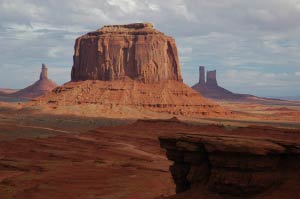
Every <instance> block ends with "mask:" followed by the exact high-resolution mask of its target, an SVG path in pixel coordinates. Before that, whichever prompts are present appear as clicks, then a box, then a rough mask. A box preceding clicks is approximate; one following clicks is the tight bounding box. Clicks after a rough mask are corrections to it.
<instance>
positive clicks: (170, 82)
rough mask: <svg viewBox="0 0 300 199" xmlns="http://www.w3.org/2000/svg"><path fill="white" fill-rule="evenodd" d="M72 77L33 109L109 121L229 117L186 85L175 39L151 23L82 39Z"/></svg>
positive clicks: (77, 45)
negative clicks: (120, 118)
mask: <svg viewBox="0 0 300 199" xmlns="http://www.w3.org/2000/svg"><path fill="white" fill-rule="evenodd" d="M71 76H72V81H71V82H69V83H66V84H65V85H63V86H62V87H58V88H56V89H54V90H53V91H52V92H51V93H49V94H48V95H46V96H44V97H41V98H39V99H37V100H35V101H33V102H32V103H31V105H39V106H40V105H41V106H47V107H50V108H53V109H55V110H56V113H58V112H63V113H64V114H81V115H82V114H85V115H87V116H99V115H101V116H106V117H135V118H140V117H153V114H154V115H155V117H159V116H157V113H160V114H171V115H182V116H191V117H207V116H220V115H222V116H223V115H225V114H230V112H228V111H226V110H224V109H223V108H221V107H220V106H219V105H217V104H215V103H213V102H211V101H210V100H207V99H205V98H203V97H202V96H200V95H199V94H198V93H197V92H195V91H194V90H192V89H191V88H189V87H188V86H187V85H185V84H184V83H183V82H182V78H181V72H180V65H179V60H178V54H177V48H176V44H175V41H174V39H173V38H171V37H169V36H166V35H164V34H163V33H161V32H159V31H157V30H155V29H154V28H153V25H152V24H150V23H137V24H128V25H109V26H104V27H102V28H101V29H99V30H97V31H94V32H90V33H87V34H86V35H83V36H81V37H79V38H78V39H77V40H76V43H75V53H74V63H73V68H72V74H71ZM83 80H84V81H83ZM70 106H72V107H73V108H72V109H71V108H68V109H67V108H65V107H70ZM91 106H93V108H90V107H91ZM74 107H76V108H74ZM72 110H74V111H72ZM78 110H81V111H82V112H81V111H78ZM65 111H68V112H67V113H66V112H65ZM83 112H84V113H83Z"/></svg>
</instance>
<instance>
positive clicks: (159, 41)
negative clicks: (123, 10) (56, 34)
mask: <svg viewBox="0 0 300 199" xmlns="http://www.w3.org/2000/svg"><path fill="white" fill-rule="evenodd" d="M71 77H72V81H81V80H105V81H110V80H122V79H124V78H125V77H129V78H131V79H133V80H138V81H141V82H144V83H156V82H161V81H166V80H176V81H182V77H181V72H180V65H179V60H178V53H177V47H176V44H175V41H174V39H173V38H172V37H169V36H166V35H165V34H163V33H161V32H159V31H157V30H155V29H154V28H153V25H152V24H151V23H136V24H128V25H108V26H104V27H102V28H101V29H99V30H96V31H94V32H90V33H87V34H86V35H83V36H81V37H79V38H77V40H76V43H75V52H74V65H73V68H72V74H71Z"/></svg>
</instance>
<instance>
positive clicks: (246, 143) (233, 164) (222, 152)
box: [160, 128, 300, 198]
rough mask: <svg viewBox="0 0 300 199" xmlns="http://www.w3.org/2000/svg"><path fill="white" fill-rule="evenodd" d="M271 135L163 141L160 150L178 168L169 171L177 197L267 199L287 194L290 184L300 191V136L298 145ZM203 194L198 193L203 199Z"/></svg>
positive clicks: (203, 136)
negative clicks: (186, 194)
mask: <svg viewBox="0 0 300 199" xmlns="http://www.w3.org/2000/svg"><path fill="white" fill-rule="evenodd" d="M249 130H250V131H251V128H250V129H247V131H249ZM252 130H254V129H252ZM241 131H242V130H241ZM268 131H270V130H267V129H266V130H265V132H266V133H265V136H264V137H256V136H253V137H252V136H251V134H249V135H250V136H237V135H220V134H214V133H212V134H201V133H198V134H196V133H195V134H188V135H178V136H174V137H160V143H161V147H162V148H164V149H166V151H167V152H166V155H167V157H168V159H169V160H171V161H173V162H174V164H173V165H172V166H171V167H170V171H171V174H172V176H173V179H174V182H175V184H176V190H177V193H180V192H185V191H187V190H191V191H192V190H193V191H197V190H200V189H201V190H204V191H202V192H203V193H204V192H206V193H212V194H218V195H221V196H224V195H225V196H226V195H227V197H228V198H231V197H229V196H232V197H253V198H257V197H258V196H259V197H258V198H264V197H265V196H266V198H268V197H269V196H270V195H276V193H278V192H281V191H284V190H283V189H286V184H287V183H291V182H292V184H293V185H297V184H298V185H299V183H300V178H299V177H300V172H299V169H300V149H299V146H300V139H299V137H300V136H299V133H300V132H299V131H294V132H293V133H295V135H298V138H297V139H293V136H292V137H290V139H288V138H287V137H288V136H287V135H285V136H286V138H287V139H275V138H272V137H271V136H270V137H268V135H269V134H267V132H268ZM279 132H280V130H279ZM250 133H251V132H250ZM281 133H283V134H284V132H283V131H281ZM276 190H280V191H277V192H276ZM285 191H288V190H285ZM203 193H201V192H199V195H198V196H199V198H202V197H203V195H201V194H203ZM291 193H293V192H291ZM299 195H300V194H299V193H298V196H299ZM194 196H195V195H194ZM289 197H293V194H290V195H289ZM174 198H180V197H174ZM182 198H185V197H182ZM191 198H194V197H191ZM195 198H197V197H195ZM203 198H205V197H203ZM213 198H216V197H215V196H214V197H213ZM270 198H272V197H270ZM275 198H276V197H275ZM279 198H288V197H283V196H282V197H279Z"/></svg>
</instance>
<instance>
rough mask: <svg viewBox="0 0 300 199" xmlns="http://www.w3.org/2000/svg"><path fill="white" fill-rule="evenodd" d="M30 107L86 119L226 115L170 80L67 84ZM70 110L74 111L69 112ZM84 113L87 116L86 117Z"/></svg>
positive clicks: (89, 81) (127, 80)
mask: <svg viewBox="0 0 300 199" xmlns="http://www.w3.org/2000/svg"><path fill="white" fill-rule="evenodd" d="M31 104H33V105H42V106H49V107H52V108H55V111H56V113H57V112H59V111H60V110H63V109H65V110H66V111H69V112H64V113H65V114H70V113H73V114H80V115H83V114H86V115H89V116H92V115H93V116H94V115H97V114H98V115H101V116H110V117H135V118H136V117H141V116H143V117H144V116H147V117H151V115H152V114H150V113H149V114H148V113H147V111H151V112H155V113H161V114H171V115H181V116H191V117H207V116H219V115H224V114H230V113H229V112H226V111H225V110H224V109H223V108H221V107H220V106H219V105H217V104H214V103H212V102H211V101H209V100H207V99H205V98H203V97H201V96H200V95H199V94H198V93H197V92H196V91H193V90H192V89H190V88H189V87H188V86H187V85H185V84H183V83H181V82H178V81H174V80H169V81H165V82H162V83H152V84H145V83H143V82H139V81H134V80H131V79H126V80H115V81H99V80H86V81H82V82H81V81H79V82H69V83H67V84H65V85H63V86H61V87H57V88H55V89H54V90H53V91H52V92H50V93H48V94H47V95H45V96H43V97H40V98H38V99H36V100H34V101H32V102H31ZM91 106H92V107H93V108H92V109H91ZM71 107H73V109H74V110H76V111H72V108H71ZM75 107H78V109H82V111H83V112H85V113H83V112H81V111H78V109H77V108H75ZM87 110H90V112H89V113H86V111H87ZM124 110H125V111H124ZM155 117H158V116H157V115H155Z"/></svg>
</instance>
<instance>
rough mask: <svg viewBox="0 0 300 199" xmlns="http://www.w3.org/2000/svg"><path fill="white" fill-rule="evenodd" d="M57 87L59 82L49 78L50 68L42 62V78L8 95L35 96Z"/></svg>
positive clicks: (29, 97)
mask: <svg viewBox="0 0 300 199" xmlns="http://www.w3.org/2000/svg"><path fill="white" fill-rule="evenodd" d="M55 87H57V84H56V83H54V82H53V81H52V80H50V79H49V78H48V69H47V67H46V65H45V64H42V69H41V73H40V79H39V80H38V81H36V82H35V83H34V84H32V85H30V86H28V87H26V88H24V89H21V90H19V91H17V92H15V93H11V94H9V95H7V96H9V97H16V98H28V99H31V98H35V97H39V96H42V95H44V94H46V93H47V92H49V91H51V90H53V89H54V88H55Z"/></svg>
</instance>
